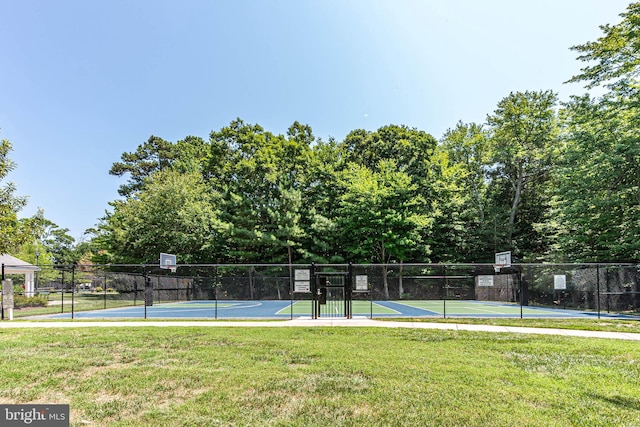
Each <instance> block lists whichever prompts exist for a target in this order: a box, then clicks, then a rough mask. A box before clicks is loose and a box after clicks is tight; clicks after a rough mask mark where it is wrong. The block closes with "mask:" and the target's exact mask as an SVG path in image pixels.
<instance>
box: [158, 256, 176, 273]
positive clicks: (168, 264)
mask: <svg viewBox="0 0 640 427" xmlns="http://www.w3.org/2000/svg"><path fill="white" fill-rule="evenodd" d="M160 268H165V269H167V270H171V272H173V273H175V271H176V256H175V255H174V254H165V253H162V252H161V253H160Z"/></svg>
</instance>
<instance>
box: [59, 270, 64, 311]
mask: <svg viewBox="0 0 640 427" xmlns="http://www.w3.org/2000/svg"><path fill="white" fill-rule="evenodd" d="M62 268H63V269H62V270H61V273H62V284H61V288H60V307H61V308H60V313H64V267H62Z"/></svg>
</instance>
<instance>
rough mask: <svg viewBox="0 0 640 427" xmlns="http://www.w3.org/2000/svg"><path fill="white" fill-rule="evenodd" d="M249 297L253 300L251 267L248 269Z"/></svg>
mask: <svg viewBox="0 0 640 427" xmlns="http://www.w3.org/2000/svg"><path fill="white" fill-rule="evenodd" d="M249 295H250V298H251V299H254V298H253V267H251V268H249Z"/></svg>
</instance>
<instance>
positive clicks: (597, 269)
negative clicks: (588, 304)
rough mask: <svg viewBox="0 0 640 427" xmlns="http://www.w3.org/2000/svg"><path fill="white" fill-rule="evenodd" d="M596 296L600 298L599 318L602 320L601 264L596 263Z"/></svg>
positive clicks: (597, 303) (598, 302)
mask: <svg viewBox="0 0 640 427" xmlns="http://www.w3.org/2000/svg"><path fill="white" fill-rule="evenodd" d="M596 296H597V298H598V300H597V302H596V306H597V307H598V320H600V264H596Z"/></svg>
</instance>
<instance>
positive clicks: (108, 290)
mask: <svg viewBox="0 0 640 427" xmlns="http://www.w3.org/2000/svg"><path fill="white" fill-rule="evenodd" d="M107 292H112V293H113V292H115V289H113V288H107Z"/></svg>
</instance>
